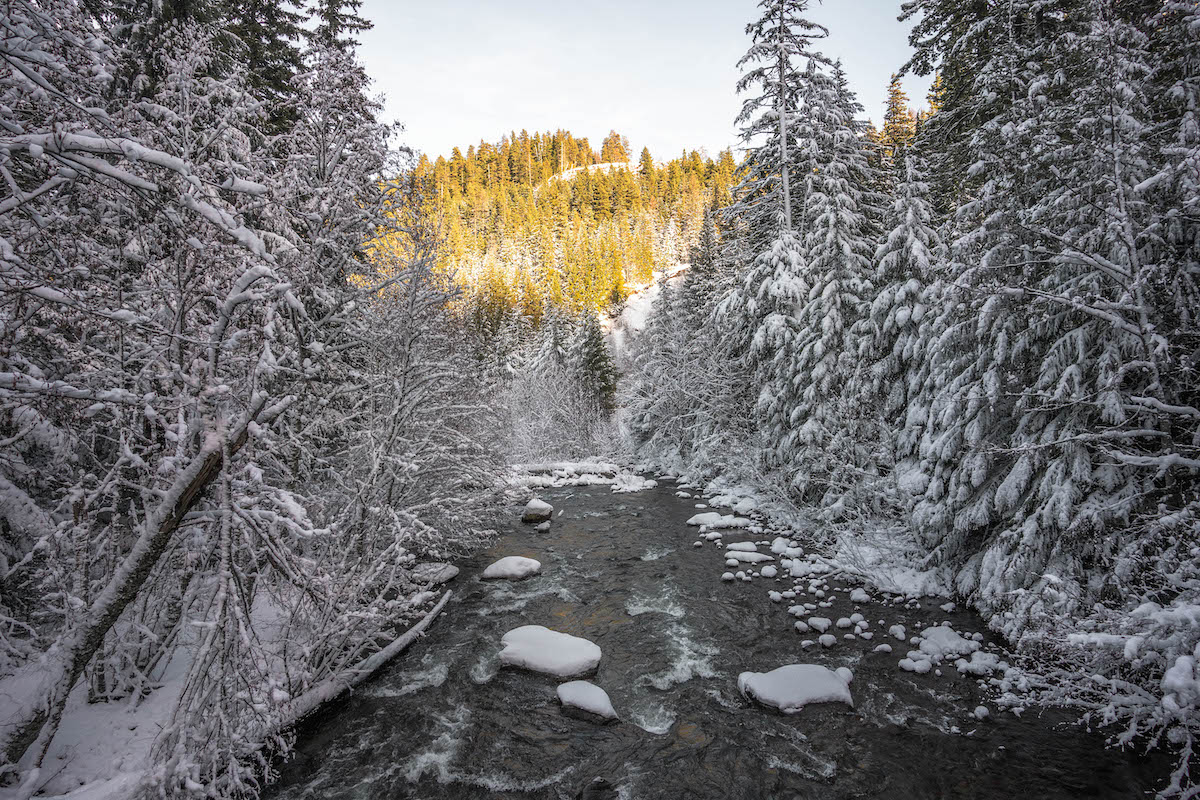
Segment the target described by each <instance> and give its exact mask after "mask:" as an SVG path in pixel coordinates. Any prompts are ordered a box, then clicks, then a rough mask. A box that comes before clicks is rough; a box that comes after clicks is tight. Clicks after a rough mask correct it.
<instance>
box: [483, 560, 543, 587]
mask: <svg viewBox="0 0 1200 800" xmlns="http://www.w3.org/2000/svg"><path fill="white" fill-rule="evenodd" d="M541 571H542V562H540V561H537V560H536V559H532V558H525V557H524V556H505V557H504V558H502V559H500V560H499V561H497V562H495V563H494V564H489V565H488V567H487V569H485V570H484V571H483V574H482V575H480V576H479V577H481V578H483V579H484V580H485V581H491V580H510V581H516V580H520V579H521V578H528V577H529V576H530V575H536V574H537V573H539V572H541Z"/></svg>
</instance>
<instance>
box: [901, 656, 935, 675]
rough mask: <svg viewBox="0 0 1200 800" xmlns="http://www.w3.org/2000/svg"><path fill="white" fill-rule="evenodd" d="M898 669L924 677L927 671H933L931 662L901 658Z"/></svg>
mask: <svg viewBox="0 0 1200 800" xmlns="http://www.w3.org/2000/svg"><path fill="white" fill-rule="evenodd" d="M900 669H903V670H907V671H909V672H916V673H919V674H922V675H924V674H925V673H926V672H929V670H931V669H933V662H931V661H928V660H926V659H921V660H920V661H914V660H913V659H911V658H902V659H900Z"/></svg>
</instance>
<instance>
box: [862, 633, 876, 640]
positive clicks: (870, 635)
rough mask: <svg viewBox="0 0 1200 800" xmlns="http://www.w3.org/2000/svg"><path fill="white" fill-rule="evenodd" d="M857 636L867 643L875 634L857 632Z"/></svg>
mask: <svg viewBox="0 0 1200 800" xmlns="http://www.w3.org/2000/svg"><path fill="white" fill-rule="evenodd" d="M858 635H859V636H860V637H861V638H863V639H866V640H867V641H870V640H871V639H874V638H875V634H873V633H871V632H870V631H859V632H858Z"/></svg>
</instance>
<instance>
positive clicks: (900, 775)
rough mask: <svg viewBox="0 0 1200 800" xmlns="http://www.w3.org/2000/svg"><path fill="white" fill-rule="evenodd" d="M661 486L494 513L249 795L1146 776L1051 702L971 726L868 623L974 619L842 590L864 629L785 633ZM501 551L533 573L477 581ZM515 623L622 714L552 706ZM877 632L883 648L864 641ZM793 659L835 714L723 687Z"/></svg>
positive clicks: (968, 682)
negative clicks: (594, 647)
mask: <svg viewBox="0 0 1200 800" xmlns="http://www.w3.org/2000/svg"><path fill="white" fill-rule="evenodd" d="M662 483H663V485H660V486H659V487H658V488H657V489H653V490H649V491H646V492H642V493H640V494H634V495H623V496H621V498H620V501H619V502H618V501H617V499H616V498H615V497H614V496H613V495H612V494H611V493H610V491H609V489H608V487H606V486H597V487H582V488H581V487H573V488H570V489H562V490H549V491H547V492H545V493H544V495H543V496H544V497H545V498H546V499H547V500H549V501H550V502H551V503H553V504H554V505H555V506H556V509H561V510H562V511H563V512H564V513H563V514H562V515H561V516H556V517H555V519H554V524H553V526H552V528H551V530H550V531H549V532H548V533H537V532H535V531H534V530H532V528H531V527H529V526H520V525H514V526H513V529H512V532H511V533H510V534H509V535H507V536H506V537H505V538H504V539H503V540H501V541H499V542H497V544H496V545H495V546H494V547H492V548H491V549H490V550H488V551H487V552H483V553H480V554H479V555H478V556H477V557H476V558H474V559H472V560H471V561H469V562H467V563H464V564H462V565H461V566H462V572H461V574H460V575H459V577H458V578H457V579H456V580H455V581H454V584H453V588H454V590H455V597H454V598H452V600H451V602H450V603H449V604H448V606H447V608H446V610H445V612H443V615H442V616H441V618H439V619H438V620H437V621H436V622H435V623H434V625H433V627H432V628H431V629H430V631H429V632H428V634H427V635H426V636H425V637H424V638H423V639H421V640H420V641H419V642H418V643H416V644H415V645H414V646H413V648H412V649H411V650H410V652H408V653H406V654H405V655H404V656H403V657H401V658H400V659H398V660H397V662H396V663H394V664H392V665H390V666H389V667H388V668H387V669H385V670H384V671H382V672H381V673H380V674H379V675H378V676H377V677H376V678H375V679H374V680H372V681H371V682H369V683H368V684H367V685H366V686H365V687H364V688H363V689H362V690H360V691H359V692H357V693H355V694H354V695H352V696H350V697H349V698H347V699H345V700H343V701H341V702H339V703H338V704H336V705H335V707H333V708H330V709H327V710H325V711H324V712H322V713H321V714H319V715H318V716H316V717H315V718H313V719H312V720H310V721H308V722H307V723H305V725H304V726H303V728H302V729H301V730H300V731H299V735H298V741H297V753H296V755H295V757H293V759H292V760H291V761H289V762H288V763H286V764H283V765H281V772H282V776H281V780H280V782H279V784H277V785H276V786H275V787H274V788H273V789H272V790H271V791H270V792H268V796H270V797H275V798H281V799H282V798H287V799H288V800H316V799H317V798H320V799H321V800H325V799H326V798H329V799H330V800H341V799H342V798H355V800H375V799H376V798H378V800H383V799H384V798H387V800H396V799H398V798H414V799H415V798H420V799H421V800H437V799H438V798H483V797H488V798H492V797H500V798H547V799H550V798H554V799H555V800H558V799H559V798H577V797H588V798H618V797H622V798H697V799H700V798H744V799H745V800H751V799H754V800H758V799H759V798H810V797H811V798H821V799H822V800H827V799H828V800H834V799H836V798H852V797H853V798H857V797H871V798H874V797H892V798H1020V800H1033V799H1034V798H1039V799H1040V798H1073V797H1079V796H1087V797H1097V798H1129V797H1136V796H1139V795H1141V794H1143V793H1145V792H1146V791H1147V790H1152V789H1153V788H1154V787H1155V781H1156V779H1157V777H1158V776H1160V775H1163V774H1165V772H1164V762H1163V760H1162V759H1160V758H1156V759H1153V760H1151V759H1144V758H1139V757H1137V756H1136V755H1135V754H1131V753H1121V752H1116V751H1109V750H1104V749H1103V747H1102V739H1101V737H1100V736H1098V735H1095V734H1088V733H1086V732H1083V731H1081V730H1079V729H1078V728H1075V727H1071V726H1068V725H1066V724H1065V723H1066V722H1068V721H1069V720H1070V717H1069V716H1067V715H1065V714H1061V713H1047V714H1045V715H1043V716H1041V717H1039V716H1038V715H1035V714H1032V713H1027V714H1026V715H1025V716H1024V717H1022V718H1017V717H1015V716H1013V715H1011V714H1007V713H1003V712H999V711H997V710H996V709H994V707H993V712H994V713H993V716H992V717H991V718H990V719H988V720H986V721H983V722H978V721H976V720H975V719H974V718H973V717H971V716H970V713H971V711H972V710H973V709H974V708H975V707H976V706H977V705H980V704H981V703H983V704H985V705H987V697H986V695H984V694H982V693H981V689H980V688H979V686H978V685H977V683H976V682H975V680H973V679H971V678H968V677H963V676H960V675H959V674H958V673H957V672H956V671H955V670H954V669H953V668H948V669H945V670H944V672H945V673H946V674H945V675H944V676H942V677H936V676H934V675H933V674H929V675H915V674H912V673H908V672H902V671H900V670H899V669H898V668H897V666H896V664H897V661H898V660H899V659H900V658H902V657H903V656H904V650H905V649H906V648H905V646H904V645H903V644H900V643H896V642H894V640H892V639H891V637H890V636H886V637H885V636H884V632H886V631H887V630H888V627H889V626H891V625H894V624H900V625H904V626H906V628H907V629H908V630H910V631H914V630H920V629H921V628H922V627H924V626H925V625H929V624H936V623H938V622H941V621H942V620H943V619H950V620H951V621H952V622H953V624H954V627H955V628H956V629H957V630H963V631H972V630H984V628H985V626H984V624H983V622H982V621H981V620H980V619H979V618H978V617H977V616H974V615H972V614H970V613H967V612H961V611H959V612H953V613H949V612H944V611H941V610H939V609H938V607H937V606H938V604H937V603H924V604H923V605H924V606H925V607H924V608H923V609H917V608H915V607H913V608H902V607H896V606H893V605H889V604H886V603H883V602H879V603H874V602H871V603H860V604H857V605H855V604H852V603H851V602H850V600H849V597H848V592H845V591H830V592H828V593H827V594H828V596H827V597H826V600H830V601H832V603H833V605H832V607H830V608H824V609H822V610H821V611H820V612H819V615H820V616H826V617H830V618H832V619H835V620H836V619H838V618H839V617H843V616H848V615H850V614H851V613H852V612H853V611H854V610H855V609H856V608H857V609H858V610H860V611H861V613H863V614H864V615H865V617H866V618H867V619H868V620H870V622H871V626H872V629H873V630H875V631H876V632H877V635H876V640H875V641H873V642H872V641H866V640H857V641H846V640H841V639H840V637H839V641H838V643H837V644H836V645H835V646H834V647H832V648H829V649H827V650H826V649H821V648H813V649H808V650H804V649H802V648H801V646H800V642H801V640H802V639H803V638H804V637H803V636H800V635H797V634H796V633H795V631H794V630H793V628H792V623H793V622H794V621H795V619H794V618H793V617H790V616H788V614H787V603H781V604H776V603H771V602H769V601H768V600H767V591H768V590H769V589H774V590H776V591H782V590H786V589H789V588H791V583H790V582H785V581H783V580H778V581H773V580H765V579H757V580H754V581H751V582H749V583H742V582H737V583H736V584H724V583H722V582H721V581H720V575H721V573H722V572H723V571H724V570H725V567H724V564H723V559H722V558H721V555H722V551H719V550H716V549H715V548H710V547H704V548H692V547H691V542H692V541H693V540H694V539H695V534H696V529H695V528H688V527H687V526H686V525H685V524H684V523H685V520H687V518H688V517H690V516H692V514H694V513H695V510H694V508H693V503H694V502H695V501H694V500H692V499H688V498H679V497H675V496H674V492H675V491H677V489H678V487H676V486H674V485H673V484H671V483H670V482H662ZM740 538H750V537H740ZM761 538H765V539H767V540H769V539H770V538H772V536H768V535H764V536H763V537H761ZM761 549H764V548H760V550H761ZM513 554H519V555H526V556H530V557H533V558H537V559H538V560H539V561H541V562H542V564H543V573H544V574H542V575H540V576H537V577H534V578H531V579H529V580H525V581H520V582H515V583H509V582H504V581H497V582H483V581H479V580H478V578H477V576H478V574H479V572H481V571H482V569H483V567H485V566H486V565H487V564H489V563H491V562H492V561H494V560H495V559H497V558H500V557H501V556H505V555H513ZM801 583H803V584H805V585H802V586H801V587H800V588H801V589H802V590H804V589H807V584H806V582H803V581H802V582H801ZM844 588H845V587H842V586H840V585H838V584H837V583H836V582H833V584H832V585H831V589H837V590H841V589H844ZM881 600H882V598H881ZM797 602H798V601H797ZM914 605H915V604H914ZM527 624H537V625H546V626H547V627H550V628H554V629H556V630H560V631H563V632H566V633H571V634H574V635H577V636H584V637H586V638H588V639H591V640H593V641H595V642H596V643H597V644H598V645H600V647H601V648H602V650H603V652H604V657H603V659H602V660H601V663H600V667H599V669H598V671H597V673H596V675H595V676H594V677H592V678H591V680H593V681H594V682H595V683H597V684H598V685H600V686H602V687H603V688H604V689H605V690H606V691H607V692H608V694H609V696H610V697H611V699H612V701H613V705H614V706H615V707H616V710H617V713H618V715H619V716H620V717H621V720H622V721H621V722H618V723H615V724H611V725H598V724H595V723H593V722H588V721H585V720H582V719H577V718H575V717H571V716H567V715H565V714H563V712H562V709H561V708H560V706H559V703H558V699H557V695H556V692H555V688H556V683H555V681H553V680H552V679H550V678H547V677H544V676H540V675H535V674H532V673H527V672H519V671H512V670H507V669H506V670H501V669H500V668H499V662H498V660H497V658H496V653H497V652H498V651H499V648H500V644H499V643H500V637H501V636H502V635H503V634H504V633H505V632H506V631H508V630H510V629H512V628H515V627H517V626H520V625H527ZM839 633H840V631H839ZM881 637H882V638H883V640H884V641H893V643H895V644H897V646H896V648H895V650H896V652H895V653H893V654H891V655H886V654H875V653H873V652H872V649H873V647H874V645H875V644H877V643H879V641H880V638H881ZM795 662H809V663H818V664H824V665H825V666H828V667H830V668H836V667H840V666H847V667H849V668H851V669H852V670H853V671H854V682H853V684H852V686H851V690H852V692H853V693H854V698H855V708H853V709H850V708H848V707H846V706H842V705H815V706H810V707H808V708H806V709H804V710H803V711H802V712H801V713H799V714H796V715H792V716H786V717H785V716H783V715H780V714H776V713H774V712H772V711H768V710H764V709H762V708H759V707H755V706H752V705H750V704H749V703H748V702H746V701H745V700H744V699H743V698H742V697H741V696H740V695H739V694H738V693H737V689H736V681H737V675H738V673H739V672H742V671H744V670H754V671H759V672H762V671H767V670H770V669H774V668H775V667H778V666H781V665H783V664H788V663H795ZM957 730H961V731H962V732H961V733H958V732H954V731H957ZM597 779H600V780H597Z"/></svg>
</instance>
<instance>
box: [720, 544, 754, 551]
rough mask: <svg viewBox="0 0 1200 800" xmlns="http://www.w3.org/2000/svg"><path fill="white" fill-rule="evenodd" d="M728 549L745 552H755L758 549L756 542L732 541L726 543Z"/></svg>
mask: <svg viewBox="0 0 1200 800" xmlns="http://www.w3.org/2000/svg"><path fill="white" fill-rule="evenodd" d="M725 549H726V550H740V551H741V552H743V553H753V552H755V551H756V550H757V546H756V545H755V544H754V542H730V543H729V544H727V545H725Z"/></svg>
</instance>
